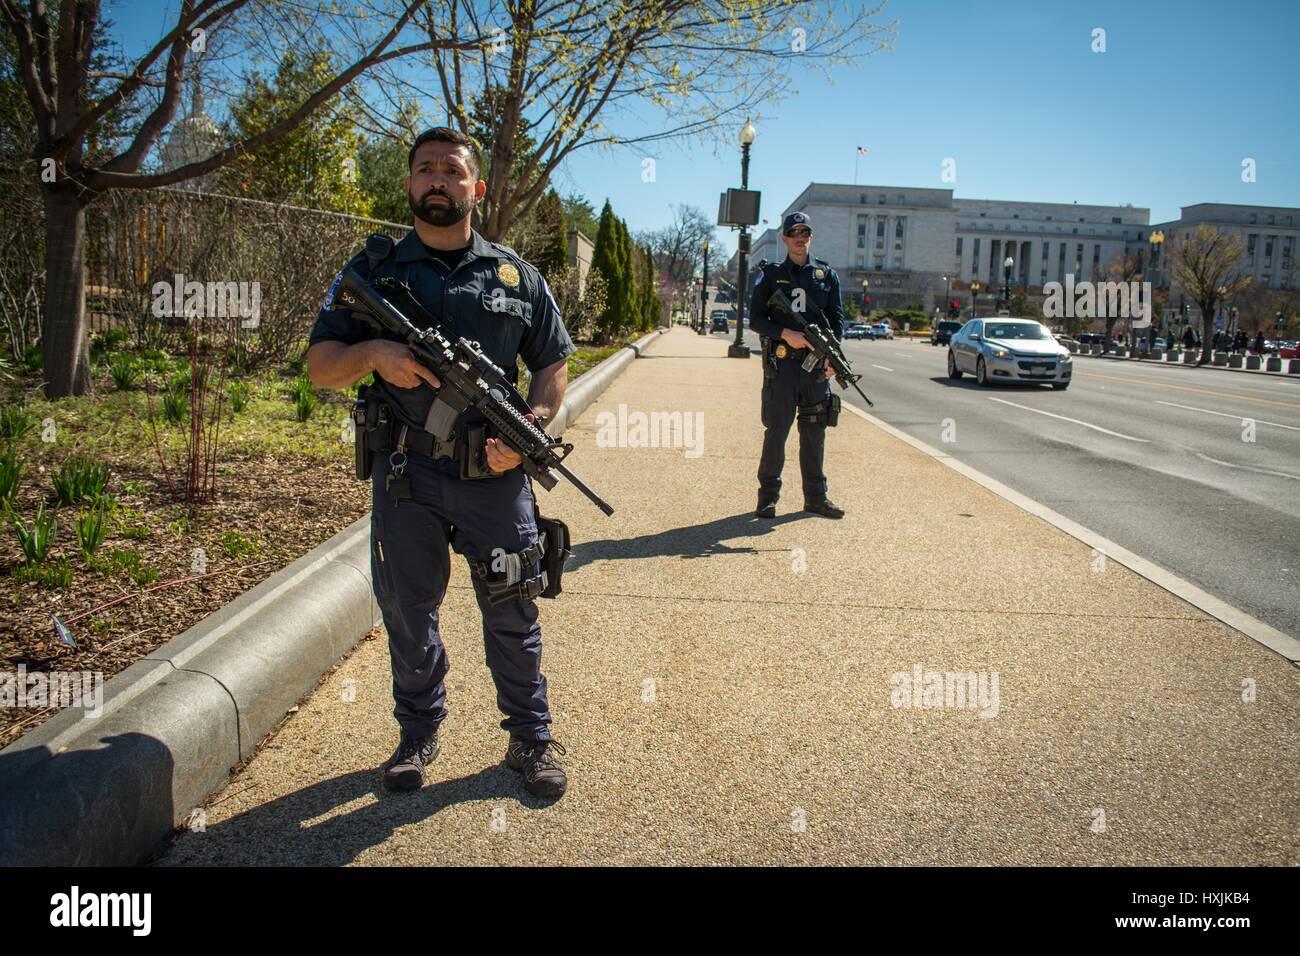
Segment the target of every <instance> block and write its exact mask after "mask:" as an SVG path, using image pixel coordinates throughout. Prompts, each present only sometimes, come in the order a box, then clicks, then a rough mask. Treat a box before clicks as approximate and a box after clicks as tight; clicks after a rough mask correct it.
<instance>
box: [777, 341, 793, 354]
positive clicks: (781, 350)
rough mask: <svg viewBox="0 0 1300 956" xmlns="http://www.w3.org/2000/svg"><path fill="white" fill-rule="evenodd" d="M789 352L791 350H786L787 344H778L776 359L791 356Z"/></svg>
mask: <svg viewBox="0 0 1300 956" xmlns="http://www.w3.org/2000/svg"><path fill="white" fill-rule="evenodd" d="M789 352H790V350H789V349H788V348H786V344H785V343H784V342H778V343H777V346H776V357H777V358H785V357H786V355H788V354H789Z"/></svg>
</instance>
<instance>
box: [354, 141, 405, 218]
mask: <svg viewBox="0 0 1300 956" xmlns="http://www.w3.org/2000/svg"><path fill="white" fill-rule="evenodd" d="M408 148H409V147H408V146H407V145H406V144H405V143H403V142H402V141H401V140H399V139H397V138H395V137H393V136H387V135H383V134H380V135H377V136H374V137H372V138H371V139H368V140H367V141H366V142H364V143H362V144H361V148H360V149H359V150H357V180H358V185H359V186H360V187H361V191H362V192H364V193H365V194H366V197H367V198H368V199H369V200H370V215H372V216H374V217H375V218H376V219H384V220H386V221H388V222H400V223H405V222H410V220H411V206H410V204H409V203H408V202H407V200H406V190H405V189H403V188H402V179H403V177H405V176H406V174H407V171H408V167H407V163H406V156H407V151H408Z"/></svg>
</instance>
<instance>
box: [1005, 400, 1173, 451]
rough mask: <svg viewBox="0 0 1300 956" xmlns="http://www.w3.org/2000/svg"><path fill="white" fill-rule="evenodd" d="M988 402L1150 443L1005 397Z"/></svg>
mask: <svg viewBox="0 0 1300 956" xmlns="http://www.w3.org/2000/svg"><path fill="white" fill-rule="evenodd" d="M989 401H990V402H1001V403H1002V404H1003V405H1010V406H1011V407H1012V408H1023V409H1024V410H1025V411H1027V412H1037V413H1038V414H1039V415H1046V416H1047V417H1048V418H1059V419H1060V420H1061V421H1063V422H1073V423H1074V424H1075V425H1082V426H1083V427H1084V428H1091V429H1092V430H1093V431H1096V432H1102V433H1103V434H1106V435H1113V436H1115V437H1116V438H1122V439H1124V440H1125V441H1135V442H1141V443H1142V444H1143V445H1149V444H1151V439H1149V438H1134V437H1133V436H1132V435H1122V434H1120V433H1119V432H1113V431H1111V430H1110V429H1109V428H1102V427H1101V426H1100V425H1093V424H1091V423H1089V422H1081V421H1079V419H1077V418H1066V417H1065V416H1064V415H1057V414H1056V413H1055V412H1045V411H1043V410H1042V409H1041V408H1032V407H1030V406H1029V405H1017V404H1016V403H1015V402H1008V401H1007V400H1006V399H1005V398H993V397H992V396H990V397H989Z"/></svg>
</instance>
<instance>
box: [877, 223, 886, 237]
mask: <svg viewBox="0 0 1300 956" xmlns="http://www.w3.org/2000/svg"><path fill="white" fill-rule="evenodd" d="M876 238H877V239H884V238H885V220H883V219H877V220H876Z"/></svg>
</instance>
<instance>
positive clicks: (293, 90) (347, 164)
mask: <svg viewBox="0 0 1300 956" xmlns="http://www.w3.org/2000/svg"><path fill="white" fill-rule="evenodd" d="M331 60H332V57H331V56H330V54H328V53H326V52H325V51H323V50H317V51H311V52H308V53H305V54H299V53H297V52H294V51H290V52H288V53H286V54H285V55H284V57H283V59H281V60H280V65H279V68H278V69H277V70H276V74H275V77H274V78H273V79H272V78H267V77H263V76H261V75H258V74H254V76H253V77H252V78H251V80H250V82H249V84H248V86H247V87H245V89H244V90H243V92H242V93H241V94H240V95H239V97H238V98H237V99H236V100H235V102H234V103H232V104H231V107H230V123H229V127H228V132H229V135H230V140H231V141H232V142H240V141H242V140H245V139H247V138H249V137H250V136H251V135H253V134H254V133H255V132H256V131H257V130H259V129H266V128H268V127H271V126H274V125H275V124H276V123H278V122H280V121H281V120H283V119H284V118H285V117H286V116H288V115H289V114H291V113H292V112H293V110H294V109H295V108H296V106H297V104H299V103H301V102H302V101H303V100H304V99H306V98H307V97H308V96H309V95H310V94H311V91H312V90H315V89H319V88H320V87H321V86H323V85H324V84H325V83H328V82H329V78H330V77H331V76H332V75H333V74H334V67H333V65H332V63H331ZM360 147H361V137H360V135H359V133H358V132H357V127H356V124H355V121H354V119H353V117H352V116H351V115H350V114H349V112H348V110H347V108H346V107H345V106H344V104H343V102H342V101H341V99H340V98H339V97H335V98H333V99H331V100H330V101H329V102H327V103H325V104H323V105H322V106H321V107H320V108H319V109H317V110H316V111H315V112H313V113H312V114H311V115H310V116H307V117H306V118H304V119H303V121H302V122H301V123H299V124H298V125H297V126H295V127H294V128H293V129H292V130H290V131H289V132H288V133H286V134H285V135H284V136H282V137H281V138H280V139H279V140H277V141H276V142H274V143H272V144H270V145H268V146H266V147H264V148H263V149H262V150H261V151H259V152H258V153H257V154H256V155H250V156H241V157H240V158H239V159H236V160H235V161H234V162H233V163H231V164H230V165H229V166H227V167H226V168H225V169H224V170H222V177H221V178H222V181H223V185H224V187H225V189H226V191H229V192H233V193H234V194H236V195H241V196H249V197H251V198H254V199H265V200H268V201H271V202H285V203H292V204H293V205H298V206H307V207H309V208H311V209H327V210H329V211H331V212H342V213H348V214H350V215H353V216H368V215H370V212H371V207H372V200H371V198H370V196H369V194H368V193H367V192H366V191H365V190H364V189H363V188H362V186H361V183H360V176H359V172H358V162H359V160H358V153H359V152H360ZM398 182H399V185H400V180H399V181H398Z"/></svg>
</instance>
